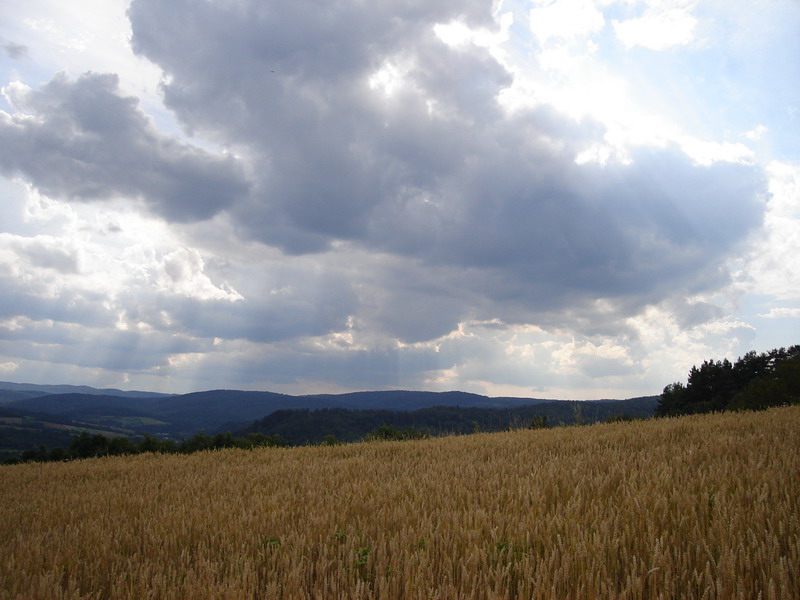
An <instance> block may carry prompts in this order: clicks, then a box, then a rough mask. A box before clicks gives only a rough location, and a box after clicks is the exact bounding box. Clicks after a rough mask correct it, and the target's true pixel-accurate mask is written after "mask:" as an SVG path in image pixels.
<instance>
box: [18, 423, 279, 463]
mask: <svg viewBox="0 0 800 600" xmlns="http://www.w3.org/2000/svg"><path fill="white" fill-rule="evenodd" d="M288 445H289V442H287V441H286V440H284V439H283V438H282V437H281V436H279V435H264V434H263V433H258V432H254V433H250V434H248V435H246V436H244V437H236V436H234V435H233V434H232V433H230V432H225V433H218V434H216V435H207V434H205V433H197V434H195V435H193V436H192V437H190V438H188V439H185V440H181V441H178V442H176V441H174V440H160V439H158V438H155V437H153V436H150V435H145V436H143V437H142V439H141V440H140V441H138V442H136V441H134V440H132V439H130V438H127V437H107V436H105V435H102V434H99V433H95V434H91V433H88V432H86V431H83V432H81V433H79V434H78V435H76V436H74V437H73V438H72V442H71V443H70V445H69V447H68V448H61V447H57V448H53V449H52V450H48V449H47V448H46V447H45V446H44V445H40V446H39V447H38V448H36V449H33V450H26V451H25V452H23V453H22V454H20V455H19V456H18V457H13V458H8V459H6V460H5V461H4V463H5V464H16V463H24V462H54V461H67V460H76V459H79V458H95V457H98V456H123V455H130V454H142V453H145V452H159V453H162V454H192V453H193V452H201V451H203V450H222V449H224V448H242V449H246V450H250V449H253V448H264V447H279V448H282V447H286V446H288Z"/></svg>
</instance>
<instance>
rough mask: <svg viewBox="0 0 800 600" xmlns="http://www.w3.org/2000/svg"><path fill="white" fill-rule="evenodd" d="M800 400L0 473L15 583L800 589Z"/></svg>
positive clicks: (403, 595) (182, 590) (125, 591)
mask: <svg viewBox="0 0 800 600" xmlns="http://www.w3.org/2000/svg"><path fill="white" fill-rule="evenodd" d="M799 498H800V407H788V408H778V409H772V410H769V411H765V412H761V413H726V414H717V415H706V416H697V417H683V418H677V419H661V420H653V421H646V422H633V423H616V424H600V425H594V426H589V427H571V428H556V429H549V430H533V431H528V430H523V431H514V432H507V433H499V434H478V435H471V436H464V437H448V438H438V439H428V440H421V441H413V442H371V443H360V444H350V445H343V446H334V447H306V448H293V449H274V448H269V449H261V450H255V451H242V450H225V451H218V452H204V453H199V454H195V455H189V456H176V455H152V454H149V455H139V456H132V457H123V458H102V459H91V460H84V461H76V462H72V463H45V464H26V465H15V466H7V467H3V468H1V469H0V499H1V500H0V557H2V559H1V560H0V598H3V599H11V598H14V599H25V600H27V599H77V598H85V599H90V598H91V599H122V598H127V599H136V600H144V599H148V598H152V599H158V600H169V599H198V600H200V599H202V600H206V599H223V598H230V599H239V598H242V599H245V598H246V599H253V600H256V599H265V600H266V599H273V598H275V599H277V598H285V599H300V598H315V599H320V600H322V599H330V600H337V599H345V598H348V599H349V598H386V599H434V598H440V599H468V598H475V599H496V598H497V599H499V598H525V599H529V598H540V599H552V600H556V599H557V600H565V599H591V598H614V599H616V598H647V599H657V598H663V599H680V598H692V599H694V598H698V599H699V598H744V599H757V598H762V599H764V600H767V599H776V598H787V599H791V598H800V521H799V520H798V519H799V518H800V517H798V499H799Z"/></svg>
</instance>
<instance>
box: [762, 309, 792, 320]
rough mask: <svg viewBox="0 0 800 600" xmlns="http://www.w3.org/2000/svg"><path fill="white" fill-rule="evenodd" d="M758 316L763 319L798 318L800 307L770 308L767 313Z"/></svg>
mask: <svg viewBox="0 0 800 600" xmlns="http://www.w3.org/2000/svg"><path fill="white" fill-rule="evenodd" d="M758 316H759V317H762V318H764V319H800V308H785V307H779V308H772V309H770V311H769V312H768V313H766V314H761V315H758Z"/></svg>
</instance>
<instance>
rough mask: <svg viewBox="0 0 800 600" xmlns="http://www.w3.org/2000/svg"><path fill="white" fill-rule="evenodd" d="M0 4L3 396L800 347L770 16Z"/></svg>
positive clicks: (330, 379) (577, 1) (776, 30)
mask: <svg viewBox="0 0 800 600" xmlns="http://www.w3.org/2000/svg"><path fill="white" fill-rule="evenodd" d="M0 5H2V10H1V11H0V87H2V96H0V380H6V381H16V382H32V383H71V384H85V385H92V386H96V387H117V388H123V389H143V390H152V391H160V392H175V393H183V392H189V391H196V390H206V389H218V388H229V389H246V390H270V391H276V392H285V393H292V394H306V393H321V392H326V393H339V392H348V391H357V390H382V389H413V390H431V391H443V390H463V391H469V392H475V393H480V394H486V395H490V396H521V397H538V398H563V399H595V398H627V397H634V396H640V395H650V394H658V393H660V392H661V390H662V389H663V388H664V386H665V385H667V384H669V383H672V382H674V381H685V379H686V375H687V372H688V370H689V369H690V368H691V366H692V365H695V364H699V363H701V362H702V361H703V360H706V359H722V358H728V359H730V360H735V359H736V358H737V357H739V356H741V355H743V354H744V353H746V352H748V351H750V350H756V351H758V352H762V351H766V350H769V349H772V348H776V347H782V346H789V345H793V344H797V343H800V37H798V36H797V32H798V31H800V3H798V2H797V1H796V0H761V1H754V0H555V1H553V0H502V1H494V2H492V1H491V0H425V1H420V0H391V1H388V0H373V1H372V2H363V0H339V1H337V2H330V1H329V0H293V1H292V2H263V1H262V0H172V1H171V2H163V1H161V0H133V1H132V2H129V1H128V0H75V1H74V2H70V3H64V2H59V1H56V0H27V1H26V2H10V1H8V0H0Z"/></svg>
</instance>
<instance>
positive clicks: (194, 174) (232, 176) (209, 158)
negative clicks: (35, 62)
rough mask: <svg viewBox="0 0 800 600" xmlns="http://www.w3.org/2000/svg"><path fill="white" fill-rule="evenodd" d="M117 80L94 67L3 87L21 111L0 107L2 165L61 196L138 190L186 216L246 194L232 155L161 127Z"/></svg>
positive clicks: (159, 207)
mask: <svg viewBox="0 0 800 600" xmlns="http://www.w3.org/2000/svg"><path fill="white" fill-rule="evenodd" d="M117 86H118V78H117V76H116V75H110V74H92V73H87V74H85V75H82V76H81V77H79V78H78V79H77V80H75V81H72V80H70V79H69V78H68V77H67V76H66V75H63V74H62V75H58V76H57V77H56V78H55V79H53V80H52V81H50V82H49V83H47V84H45V85H43V86H42V87H40V88H39V89H37V90H33V89H29V88H27V87H25V86H24V85H22V84H20V83H13V84H10V85H9V86H7V87H6V88H4V90H3V91H4V94H5V95H6V97H7V98H8V100H9V102H11V104H12V105H13V106H14V108H15V109H16V112H15V114H14V115H8V114H6V113H0V148H2V149H3V150H0V172H2V173H3V174H5V175H6V176H14V175H18V174H19V175H22V176H24V177H25V178H27V179H28V180H30V181H31V182H32V183H33V184H34V185H35V186H36V187H37V188H38V189H39V190H40V191H42V192H44V193H45V194H48V195H51V196H55V197H68V198H75V199H80V200H97V199H101V200H102V199H109V198H112V197H115V196H119V195H122V196H132V197H138V198H141V199H142V200H143V201H144V202H145V203H146V204H147V205H148V206H150V207H151V209H152V210H153V211H154V212H156V213H158V214H160V215H162V216H164V217H166V218H168V219H170V220H171V221H179V222H181V221H192V220H197V219H203V218H207V217H209V216H211V215H213V214H214V213H216V212H218V211H220V210H222V209H223V208H224V207H226V206H228V205H230V204H231V203H232V202H235V201H236V200H237V199H241V198H242V197H243V196H244V195H245V193H246V190H247V183H246V181H245V180H244V178H243V176H242V174H241V172H240V170H239V169H238V168H237V165H236V164H235V161H234V160H233V159H231V158H229V157H224V156H215V155H212V154H209V153H208V152H206V151H204V150H201V149H199V148H195V147H192V146H189V145H187V144H184V143H182V142H179V141H177V140H175V139H172V138H169V137H166V136H163V135H161V134H160V133H159V132H158V131H157V130H156V129H155V128H154V127H153V126H152V124H151V123H150V121H149V120H148V119H147V117H146V116H145V115H144V113H142V112H141V110H139V108H138V107H137V101H136V99H135V98H131V97H124V96H121V95H120V94H119V90H118V87H117Z"/></svg>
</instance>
